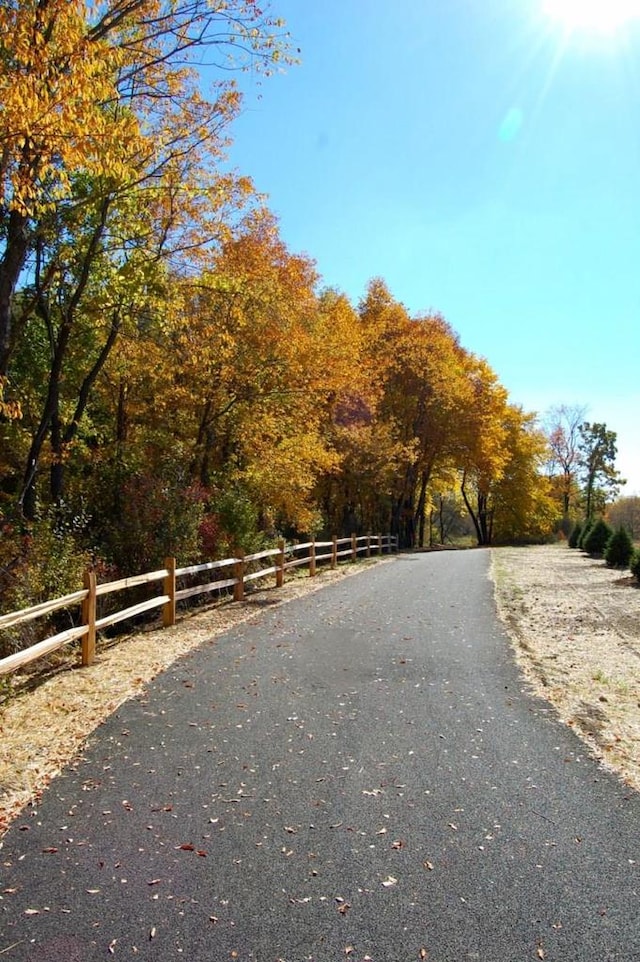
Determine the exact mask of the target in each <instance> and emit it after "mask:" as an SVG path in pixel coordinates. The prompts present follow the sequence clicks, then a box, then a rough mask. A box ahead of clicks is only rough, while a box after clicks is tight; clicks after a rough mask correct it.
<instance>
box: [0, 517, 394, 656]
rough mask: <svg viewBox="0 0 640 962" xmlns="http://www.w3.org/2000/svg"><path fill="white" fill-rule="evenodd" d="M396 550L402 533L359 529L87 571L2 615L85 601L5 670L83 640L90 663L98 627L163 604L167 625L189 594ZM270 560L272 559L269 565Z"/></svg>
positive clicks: (3, 622)
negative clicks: (69, 587) (128, 600)
mask: <svg viewBox="0 0 640 962" xmlns="http://www.w3.org/2000/svg"><path fill="white" fill-rule="evenodd" d="M397 550H398V539H397V538H396V537H395V536H392V535H381V534H377V535H371V534H368V535H358V536H356V535H355V534H354V535H352V536H351V537H349V538H336V537H334V538H332V539H331V541H315V540H312V541H307V542H304V543H302V544H298V543H295V542H294V543H293V544H286V543H285V542H284V541H280V542H279V543H278V546H277V547H276V548H266V549H265V550H264V551H256V552H254V553H253V554H242V553H239V554H238V556H237V557H235V558H224V559H223V560H222V561H208V562H205V563H203V564H197V565H187V566H185V567H182V568H177V567H176V561H175V558H166V559H165V567H164V568H159V569H158V570H157V571H148V572H146V573H144V574H140V575H133V576H131V577H129V578H120V579H119V580H118V581H109V582H105V583H104V584H97V582H96V576H95V572H93V571H86V572H85V574H84V578H83V582H84V584H83V587H82V589H80V590H79V591H74V592H72V593H71V594H68V595H64V596H63V597H61V598H55V599H54V600H52V601H44V602H42V603H40V604H38V605H33V606H32V607H30V608H23V609H22V610H21V611H13V612H10V613H9V614H6V615H0V631H2V630H8V629H10V628H15V627H16V626H17V625H21V624H25V623H27V622H30V621H33V620H34V619H36V618H41V617H44V616H46V615H51V614H53V613H54V612H56V611H61V610H63V609H72V608H78V607H80V621H81V624H79V625H78V626H77V627H72V628H67V629H66V630H65V631H60V632H58V633H57V634H54V635H52V636H51V637H50V638H46V639H44V640H43V641H39V642H37V643H36V644H34V645H30V646H29V647H28V648H24V649H22V650H21V651H17V652H15V653H14V654H12V655H8V656H7V657H6V658H2V659H0V675H6V674H9V673H10V672H13V671H16V670H17V669H19V668H22V667H24V666H25V665H27V664H29V663H30V662H32V661H35V660H36V659H38V658H42V657H43V656H44V655H48V654H51V653H52V652H54V651H57V650H58V649H59V648H62V647H64V646H65V645H68V644H71V642H74V641H78V640H80V641H81V643H82V647H81V663H82V665H85V666H86V665H91V664H93V662H94V660H95V653H96V638H97V633H98V632H99V631H101V630H102V629H104V628H108V627H110V626H111V625H115V624H118V623H119V622H121V621H126V620H127V619H129V618H136V617H138V616H139V615H142V614H145V613H146V612H148V611H152V610H153V609H154V608H162V624H163V627H165V628H168V627H171V626H172V625H175V623H176V606H177V603H178V602H179V601H184V600H185V599H187V598H193V597H196V596H197V595H204V594H210V593H212V592H215V591H217V592H221V591H225V590H226V591H228V590H229V589H233V600H234V601H242V600H243V599H244V594H245V585H247V584H249V583H251V582H253V581H257V580H259V579H264V578H268V577H272V576H275V586H276V588H282V586H283V585H284V580H285V572H286V571H287V570H289V569H292V568H297V567H301V566H306V567H308V568H309V575H310V576H311V577H313V576H314V575H315V574H316V570H317V565H318V564H319V563H322V562H329V564H330V566H331V567H332V568H335V567H337V565H338V562H339V561H340V560H341V559H349V560H350V561H353V562H355V561H357V560H358V557H359V556H364V557H367V558H370V557H372V556H374V555H377V556H379V555H382V554H391V553H395V552H396V551H397ZM302 552H306V553H304V554H303V553H302ZM265 562H267V564H266V566H265ZM268 562H271V563H270V564H269V563H268ZM210 572H221V574H222V577H220V578H217V577H215V578H213V580H212V576H211V575H210V574H209V573H210ZM201 577H207V578H208V579H209V580H206V581H200V580H198V581H197V582H196V584H191V585H188V586H186V587H184V588H178V587H177V585H178V582H180V581H181V580H183V579H194V578H196V579H200V578H201ZM154 582H162V585H161V590H160V593H159V594H157V595H154V596H153V597H151V598H148V599H146V600H145V601H141V602H138V603H137V604H134V605H129V606H127V607H125V608H120V609H118V610H117V611H114V612H111V613H110V614H108V615H105V616H104V617H100V618H99V617H98V616H97V600H98V598H102V597H106V596H109V595H113V594H115V593H117V592H122V591H126V590H127V589H131V588H139V587H141V586H143V585H151V584H153V583H154Z"/></svg>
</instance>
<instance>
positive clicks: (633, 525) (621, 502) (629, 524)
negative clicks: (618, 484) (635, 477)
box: [606, 494, 640, 541]
mask: <svg viewBox="0 0 640 962" xmlns="http://www.w3.org/2000/svg"><path fill="white" fill-rule="evenodd" d="M606 520H607V521H608V523H609V524H610V525H611V527H612V528H618V527H620V526H621V525H623V526H624V527H625V528H626V529H627V531H628V532H629V534H630V535H631V538H632V540H633V541H640V496H638V495H637V494H636V495H630V496H627V497H624V498H617V499H616V500H615V501H614V502H613V504H610V505H609V506H608V507H607V511H606Z"/></svg>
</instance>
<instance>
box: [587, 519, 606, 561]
mask: <svg viewBox="0 0 640 962" xmlns="http://www.w3.org/2000/svg"><path fill="white" fill-rule="evenodd" d="M611 534H612V531H611V528H610V527H609V525H608V524H607V522H606V521H603V520H602V518H598V520H597V521H596V523H595V524H594V525H593V527H592V528H591V529H590V530H589V534H588V535H587V537H586V538H585V539H584V541H583V543H582V547H583V548H584V550H585V551H586V552H587V554H590V555H592V556H594V557H600V556H601V555H602V554H603V553H604V549H605V548H606V546H607V541H608V540H609V538H610V537H611Z"/></svg>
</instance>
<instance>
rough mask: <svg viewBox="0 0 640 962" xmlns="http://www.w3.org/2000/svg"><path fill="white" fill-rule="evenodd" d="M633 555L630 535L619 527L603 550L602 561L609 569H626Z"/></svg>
mask: <svg viewBox="0 0 640 962" xmlns="http://www.w3.org/2000/svg"><path fill="white" fill-rule="evenodd" d="M632 554H633V542H632V540H631V535H630V534H629V532H628V531H627V529H626V528H625V527H624V525H620V526H619V527H618V528H616V530H615V531H614V532H613V534H612V535H611V537H610V538H609V540H608V541H607V544H606V546H605V549H604V560H605V561H606V562H607V564H608V565H609V567H610V568H627V567H628V566H629V562H630V561H631V556H632Z"/></svg>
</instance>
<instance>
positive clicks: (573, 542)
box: [568, 521, 582, 548]
mask: <svg viewBox="0 0 640 962" xmlns="http://www.w3.org/2000/svg"><path fill="white" fill-rule="evenodd" d="M581 534H582V523H581V522H580V521H578V522H577V524H574V526H573V528H572V530H571V534H570V535H569V541H568V545H569V547H570V548H577V547H578V545H579V543H580V535H581Z"/></svg>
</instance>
